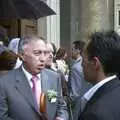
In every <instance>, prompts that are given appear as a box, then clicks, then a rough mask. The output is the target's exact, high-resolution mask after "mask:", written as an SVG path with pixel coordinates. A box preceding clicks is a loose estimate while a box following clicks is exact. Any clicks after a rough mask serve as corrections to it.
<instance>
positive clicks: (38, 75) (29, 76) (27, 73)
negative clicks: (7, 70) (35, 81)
mask: <svg viewBox="0 0 120 120" xmlns="http://www.w3.org/2000/svg"><path fill="white" fill-rule="evenodd" d="M22 70H23V72H24V74H25V76H26V77H27V80H28V82H29V84H30V86H31V87H32V82H31V78H32V74H30V73H29V72H28V71H27V70H26V69H25V68H24V67H23V65H22ZM37 77H38V78H39V79H40V74H37Z"/></svg>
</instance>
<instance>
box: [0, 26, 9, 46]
mask: <svg viewBox="0 0 120 120" xmlns="http://www.w3.org/2000/svg"><path fill="white" fill-rule="evenodd" d="M8 42H9V40H8V34H7V30H6V29H5V28H4V27H3V26H0V44H1V45H4V46H7V45H8Z"/></svg>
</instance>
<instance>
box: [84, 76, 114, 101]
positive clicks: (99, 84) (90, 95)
mask: <svg viewBox="0 0 120 120" xmlns="http://www.w3.org/2000/svg"><path fill="white" fill-rule="evenodd" d="M114 78H116V75H113V76H110V77H107V78H105V79H104V80H102V81H100V82H98V83H97V84H96V85H94V86H93V87H92V88H91V89H90V90H89V91H88V92H86V93H85V94H84V96H83V97H84V98H85V99H86V100H87V101H89V100H90V99H91V98H92V96H93V95H94V93H95V92H96V91H97V90H98V89H99V88H100V87H101V86H103V85H104V84H105V83H107V82H109V81H110V80H113V79H114Z"/></svg>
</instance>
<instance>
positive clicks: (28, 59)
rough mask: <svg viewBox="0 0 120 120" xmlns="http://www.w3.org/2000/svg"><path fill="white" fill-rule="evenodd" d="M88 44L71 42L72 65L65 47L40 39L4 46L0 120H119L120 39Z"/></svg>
mask: <svg viewBox="0 0 120 120" xmlns="http://www.w3.org/2000/svg"><path fill="white" fill-rule="evenodd" d="M0 36H2V35H0ZM0 41H3V37H0ZM86 41H87V42H84V41H81V40H77V41H73V42H72V44H71V58H69V62H68V53H67V50H66V49H65V48H63V47H60V48H59V49H57V48H56V47H55V45H54V43H50V42H47V40H45V39H43V38H42V37H39V36H37V35H34V36H33V35H32V36H25V37H22V38H15V39H12V40H11V41H10V42H9V44H8V46H6V45H4V43H3V42H2V44H1V45H0V120H119V118H120V106H119V101H120V96H119V91H120V80H119V77H120V64H119V61H120V36H119V35H118V34H117V33H116V32H114V31H107V32H105V31H104V32H94V33H92V34H91V35H90V36H88V39H87V40H86Z"/></svg>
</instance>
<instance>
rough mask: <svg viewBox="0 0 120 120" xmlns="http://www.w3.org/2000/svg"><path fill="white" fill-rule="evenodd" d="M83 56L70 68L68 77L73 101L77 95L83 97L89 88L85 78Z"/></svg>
mask: <svg viewBox="0 0 120 120" xmlns="http://www.w3.org/2000/svg"><path fill="white" fill-rule="evenodd" d="M81 64H82V58H79V59H77V60H76V61H74V63H73V64H72V66H71V68H70V73H69V78H68V89H69V94H70V97H71V99H72V101H74V100H76V98H77V97H81V96H82V95H83V94H84V93H85V92H86V91H87V90H88V89H89V86H90V85H89V83H87V82H86V81H85V80H84V75H83V68H82V65H81Z"/></svg>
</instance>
